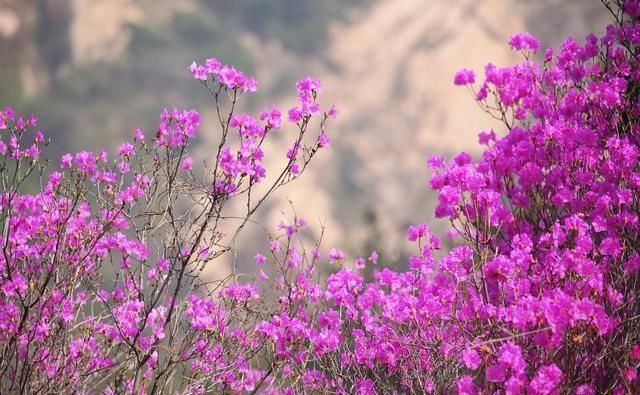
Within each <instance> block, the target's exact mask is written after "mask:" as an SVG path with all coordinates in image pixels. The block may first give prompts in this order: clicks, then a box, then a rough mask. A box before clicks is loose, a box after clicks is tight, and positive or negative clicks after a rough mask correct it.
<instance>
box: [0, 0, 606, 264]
mask: <svg viewBox="0 0 640 395" xmlns="http://www.w3.org/2000/svg"><path fill="white" fill-rule="evenodd" d="M607 21H608V15H607V14H606V12H605V10H604V7H602V6H601V5H600V3H599V1H597V0H539V1H527V0H484V1H480V0H459V1H455V2H452V1H447V0H357V1H340V0H325V1H297V0H296V1H294V0H0V106H5V105H13V106H15V107H17V108H18V109H19V110H20V111H24V112H28V111H32V112H36V113H37V114H38V115H39V117H40V119H41V127H42V128H43V130H45V131H46V132H47V133H48V134H49V135H50V136H53V137H54V139H55V141H56V144H55V146H56V147H57V148H55V147H54V148H53V151H52V154H51V155H50V156H51V157H54V158H55V157H56V156H57V155H59V154H60V153H62V147H64V150H65V151H67V150H69V151H73V150H76V149H83V148H87V149H96V148H97V147H101V146H105V145H106V146H108V147H110V148H114V147H115V146H116V145H117V144H118V143H119V141H121V140H123V139H125V138H128V137H130V136H131V135H132V132H133V130H135V129H136V128H137V127H141V128H142V129H143V130H146V131H147V132H153V131H154V127H155V123H156V122H157V119H158V114H159V112H160V110H161V109H162V107H164V106H178V107H193V108H196V109H198V110H200V111H201V112H202V113H203V115H204V119H205V125H204V127H203V128H202V137H201V138H200V139H199V146H198V147H197V155H198V156H199V157H201V158H203V159H204V158H206V157H207V155H210V152H211V151H210V149H211V148H210V147H212V144H213V142H214V141H215V139H216V138H217V133H216V128H215V124H214V123H213V116H212V115H211V111H212V108H211V101H210V99H209V98H208V96H207V94H206V93H205V92H204V91H203V90H202V89H200V87H199V85H198V84H197V83H196V82H195V81H193V80H192V79H191V78H190V76H189V74H188V72H187V66H188V65H189V64H190V63H191V61H192V60H194V59H195V60H202V59H204V58H207V57H211V56H215V57H218V58H220V59H222V60H223V61H225V62H228V63H234V64H236V65H237V66H239V67H241V68H243V69H245V70H247V71H248V72H249V73H254V74H255V75H256V76H257V77H258V80H259V81H260V82H261V85H260V93H259V94H258V95H256V97H255V98H252V99H250V100H249V101H248V102H247V103H245V104H246V107H245V109H247V110H251V111H255V110H258V109H259V106H262V105H263V104H268V103H270V102H271V101H276V102H277V103H279V104H281V105H283V106H284V107H287V106H290V105H291V104H292V103H293V100H294V94H295V90H294V86H293V83H294V82H295V80H296V79H298V78H300V77H304V76H306V75H313V76H315V77H317V78H319V79H321V80H322V81H323V83H324V92H323V94H322V96H321V100H322V102H323V103H326V104H335V105H336V106H337V107H338V109H339V116H338V120H337V121H336V122H334V123H333V124H332V125H331V127H330V130H329V132H330V134H331V136H332V149H331V150H330V151H328V152H326V153H324V154H323V155H322V156H321V158H320V159H319V161H318V162H316V163H315V166H312V168H311V169H310V171H309V173H308V174H306V175H305V177H303V179H302V180H301V182H300V183H298V184H293V185H291V186H290V187H288V188H287V189H286V190H283V191H281V193H280V194H279V196H278V201H276V202H274V203H273V204H271V205H270V206H269V208H268V209H267V210H263V212H262V213H260V215H261V216H262V218H261V219H262V220H263V221H266V222H267V224H275V223H276V220H277V219H278V218H279V216H280V211H281V210H282V209H283V208H286V206H285V204H286V200H285V199H286V198H290V199H291V200H292V201H293V203H294V205H295V206H296V209H297V211H298V213H299V214H302V215H304V216H305V217H307V218H308V219H309V220H311V223H312V224H317V220H321V221H322V222H324V223H325V224H326V225H327V227H328V233H327V234H328V236H329V237H328V239H327V244H328V245H334V244H335V245H340V246H342V247H344V248H345V249H346V250H347V251H349V252H351V253H352V254H359V253H361V254H364V253H366V251H365V250H367V249H369V248H372V247H373V246H376V247H377V248H380V246H382V247H383V248H382V249H383V250H384V253H385V255H386V258H387V259H395V258H397V257H399V256H402V254H403V249H402V246H403V245H404V244H403V243H402V242H401V240H402V239H403V238H404V229H405V227H406V225H408V224H410V223H417V222H429V223H431V224H434V226H435V227H436V228H437V229H439V230H440V231H443V230H444V229H445V228H446V223H444V222H442V221H437V222H436V221H434V220H433V215H432V211H433V206H434V204H433V201H434V196H433V195H432V194H431V193H430V192H429V191H428V187H427V180H428V172H427V170H426V168H425V166H424V163H425V158H426V157H427V156H428V155H430V154H440V155H445V156H449V155H451V154H452V153H454V152H456V151H459V150H466V151H468V152H471V153H473V154H477V153H478V152H479V151H478V146H477V144H476V140H477V139H476V135H477V133H478V132H480V131H481V130H483V129H487V128H491V127H496V131H497V132H500V131H501V129H499V125H496V124H494V123H492V122H491V119H489V118H488V117H487V116H485V114H483V113H482V112H481V111H480V110H479V109H478V108H477V106H476V105H475V103H474V102H473V100H472V99H471V97H470V95H469V93H468V92H467V91H466V90H465V89H461V88H456V87H454V86H453V85H452V78H453V74H454V73H455V71H456V70H458V69H459V68H461V67H467V68H471V69H473V70H475V71H476V73H477V74H480V75H481V74H482V69H483V67H484V65H485V64H486V63H487V62H489V61H490V62H493V63H494V64H497V65H506V64H512V63H514V62H517V61H518V60H519V57H518V55H517V54H515V53H513V52H511V51H510V50H509V48H508V46H507V41H508V38H509V36H510V35H512V34H514V33H517V32H520V31H529V32H531V33H532V34H534V35H536V36H538V37H539V38H540V39H541V41H542V43H543V46H548V45H558V44H559V43H560V41H561V40H562V38H563V37H566V36H569V35H572V36H574V37H576V38H578V39H581V38H583V37H584V36H585V35H586V34H587V33H588V32H590V31H600V30H602V28H604V26H605V24H606V22H607ZM284 140H285V138H282V139H281V140H280V141H284ZM281 203H282V204H281ZM257 232H259V230H255V231H254V232H253V233H252V232H249V233H248V235H247V237H248V240H252V239H255V238H256V237H257V234H258V233H257ZM256 249H258V247H256ZM249 252H251V251H249Z"/></svg>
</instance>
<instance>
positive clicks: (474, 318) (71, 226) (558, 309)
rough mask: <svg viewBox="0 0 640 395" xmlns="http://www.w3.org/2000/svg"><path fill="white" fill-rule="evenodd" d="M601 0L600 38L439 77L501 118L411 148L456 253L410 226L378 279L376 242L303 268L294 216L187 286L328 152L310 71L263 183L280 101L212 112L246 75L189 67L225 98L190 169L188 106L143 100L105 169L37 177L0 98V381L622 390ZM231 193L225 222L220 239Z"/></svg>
mask: <svg viewBox="0 0 640 395" xmlns="http://www.w3.org/2000/svg"><path fill="white" fill-rule="evenodd" d="M607 6H608V7H610V8H611V10H612V11H613V13H614V15H615V16H616V23H615V24H613V25H611V26H609V27H607V29H606V32H605V34H604V35H603V36H602V37H596V36H595V35H589V36H587V37H586V39H585V41H584V42H582V43H579V42H578V41H576V40H573V39H568V40H566V41H565V42H564V43H563V44H562V46H561V47H560V49H559V50H558V51H557V53H555V52H554V51H553V50H547V51H546V52H545V54H544V58H543V60H542V61H540V62H536V61H534V60H533V59H532V58H530V56H532V53H533V52H536V51H538V50H539V42H538V41H537V40H536V39H535V38H533V37H532V36H530V35H528V34H519V35H515V36H513V38H512V39H511V40H510V42H509V45H510V46H511V47H512V48H513V49H514V50H516V51H519V52H522V54H523V56H524V57H525V59H524V62H523V63H521V64H518V65H515V66H513V67H505V68H500V67H497V66H494V65H492V64H489V65H487V67H486V68H485V72H484V80H483V81H482V82H481V83H479V87H477V89H476V87H475V86H474V84H476V81H475V74H474V73H473V72H472V71H470V70H462V71H461V72H459V73H458V74H457V75H456V76H455V79H454V83H455V84H456V85H465V86H468V87H469V89H471V91H472V92H473V93H474V96H475V99H476V100H477V102H478V104H479V105H480V106H481V107H482V108H483V109H485V110H486V111H487V112H488V113H490V114H491V115H492V116H494V117H497V118H498V119H501V120H502V121H503V124H504V128H503V130H502V131H493V130H491V131H485V132H481V133H480V135H479V143H480V144H482V145H483V146H485V147H486V149H485V151H484V152H483V154H482V155H481V157H480V158H478V159H474V158H473V157H472V156H471V155H469V154H466V153H460V154H458V155H456V156H454V157H453V158H452V159H451V160H450V161H449V162H447V161H446V160H445V159H444V158H438V157H432V158H429V160H428V165H429V167H430V168H431V170H432V175H431V179H430V186H431V187H432V188H433V189H434V190H436V191H437V192H438V206H437V208H436V210H435V215H436V216H437V217H439V218H443V219H444V220H447V221H449V222H450V224H451V226H452V230H453V231H454V232H455V233H457V234H458V235H459V236H460V237H459V240H460V242H459V244H458V245H455V246H454V247H453V248H451V250H450V251H448V252H446V253H442V252H441V250H442V248H443V246H442V244H441V242H440V240H439V238H438V237H436V236H435V235H433V234H432V233H431V231H430V229H429V227H428V226H427V225H425V224H419V225H414V226H410V227H409V228H408V230H407V239H408V241H409V242H410V243H412V245H413V246H415V253H414V254H413V255H412V256H411V257H410V258H409V259H408V262H407V265H406V266H407V270H405V271H394V270H390V269H387V268H381V269H377V268H376V267H375V266H374V265H375V264H376V263H377V261H378V255H377V253H375V252H372V253H371V255H370V256H369V257H368V258H367V259H365V258H355V259H351V258H350V257H348V256H347V255H346V254H345V253H344V252H343V251H342V250H340V249H338V248H332V249H330V250H329V252H328V254H327V256H326V258H327V259H326V261H325V260H323V259H322V256H321V253H320V252H319V251H320V242H319V241H318V242H317V243H316V244H315V245H313V246H312V247H311V248H307V247H306V242H307V238H306V237H305V236H304V235H303V233H304V232H305V230H304V229H305V228H306V227H307V223H306V221H304V220H303V219H302V218H299V217H297V216H294V218H291V219H290V220H287V221H283V222H282V223H281V224H280V225H279V226H278V233H277V234H273V235H269V237H270V243H269V245H268V252H267V253H264V252H263V253H258V254H256V255H255V264H256V269H258V270H259V274H258V275H257V276H256V277H257V278H256V279H255V281H252V280H244V279H246V278H248V277H247V276H238V275H237V274H238V273H237V272H235V269H236V268H235V266H234V276H232V277H231V278H228V279H217V280H216V281H205V279H203V278H201V273H202V271H203V269H204V268H205V266H206V265H207V264H210V263H211V262H214V261H215V260H217V259H218V258H219V257H221V256H223V255H225V254H227V253H229V254H230V255H233V258H234V259H235V257H236V255H235V248H236V246H235V244H234V242H235V240H236V237H237V235H238V233H239V232H240V231H241V230H242V229H243V227H244V226H245V225H246V224H247V223H248V222H249V220H250V217H251V215H252V214H253V213H254V212H255V210H256V209H257V208H258V206H260V205H261V204H262V203H263V202H264V201H265V199H267V198H268V197H269V196H270V195H271V193H272V192H273V191H274V190H276V189H278V187H280V186H282V185H285V184H287V183H288V182H290V181H292V180H294V179H295V178H297V177H298V176H299V175H300V174H301V173H302V172H303V171H304V169H305V168H306V166H307V165H308V164H309V162H310V161H311V159H312V158H313V156H314V155H315V154H316V153H317V151H318V150H319V149H321V148H324V147H328V146H329V138H328V135H327V133H326V132H325V130H324V129H325V123H326V121H327V120H328V119H329V118H330V117H335V115H336V111H335V108H333V107H332V108H330V109H328V110H326V111H322V110H321V108H320V105H319V104H318V103H317V101H316V99H317V96H318V94H319V92H320V90H321V85H320V83H319V82H318V81H316V80H314V79H312V78H306V79H304V80H301V81H299V82H298V84H297V88H298V103H297V105H296V107H293V108H292V109H290V110H289V111H288V113H287V120H288V121H289V124H290V126H294V127H295V128H296V129H297V130H298V134H297V136H295V138H294V141H293V142H292V144H291V145H290V146H289V147H288V149H287V150H286V152H283V153H282V155H283V157H286V159H287V164H286V165H285V167H284V169H280V172H276V173H275V174H273V175H271V178H270V177H268V175H269V174H267V170H266V168H265V167H264V165H263V163H264V161H263V157H264V155H265V152H263V149H262V147H263V141H264V140H265V139H266V138H268V137H269V136H270V135H271V134H272V132H273V131H275V130H277V129H280V128H281V127H283V120H282V113H281V112H280V110H278V109H277V108H275V107H272V108H271V109H269V108H265V109H264V110H263V111H262V112H261V114H260V116H259V118H257V119H256V118H252V117H251V116H249V115H246V114H236V113H234V111H233V108H234V106H235V103H236V100H237V99H238V98H239V96H240V95H241V94H242V93H246V92H251V91H252V90H254V89H255V81H254V80H253V79H251V78H249V77H246V76H245V75H244V74H242V73H241V72H239V71H237V70H236V69H234V68H233V67H230V66H225V65H223V64H221V63H220V62H219V61H217V60H215V59H209V60H208V61H206V62H205V65H197V64H195V63H194V65H192V67H191V72H192V73H193V74H194V77H195V78H196V79H197V80H199V81H201V83H202V84H204V85H205V86H207V87H208V88H209V90H210V91H211V92H212V94H213V95H214V97H215V99H216V105H217V108H218V110H219V111H220V113H224V112H223V111H222V107H223V105H222V104H221V101H219V100H218V98H219V95H221V94H224V95H225V98H230V99H231V101H232V102H231V107H232V109H231V110H230V111H229V112H227V115H226V116H221V117H220V126H221V141H220V145H219V147H218V148H217V150H216V151H215V153H214V160H213V163H212V165H211V166H210V167H206V168H205V169H204V170H205V171H204V172H203V174H205V179H204V180H200V179H198V178H196V175H195V172H194V171H193V168H194V166H197V164H196V163H194V162H193V159H192V158H191V156H189V155H188V143H189V141H190V140H191V139H193V138H194V137H195V135H196V130H197V128H198V126H199V116H198V113H197V112H195V111H180V110H172V111H169V110H165V111H164V112H163V114H162V117H161V123H160V126H159V128H158V131H157V134H156V137H155V138H154V139H152V141H150V142H147V140H146V138H145V136H144V134H143V133H142V132H140V131H136V134H135V137H134V139H133V141H132V142H128V143H124V144H123V145H122V146H121V147H120V149H119V150H118V156H117V158H115V159H114V160H113V161H109V160H108V157H107V154H106V153H104V152H102V153H98V154H93V153H90V152H84V151H83V152H79V153H77V154H75V155H72V154H67V155H64V156H63V158H62V160H61V162H60V166H59V168H57V169H49V170H47V169H45V168H44V165H43V163H41V162H40V160H39V158H40V155H41V150H42V147H43V146H44V144H45V140H44V137H43V135H42V134H41V133H40V132H38V131H37V129H36V127H37V120H36V119H35V117H29V118H27V119H23V118H19V117H17V116H16V114H15V113H14V112H13V111H12V110H10V109H5V110H3V111H2V112H0V153H1V154H2V156H1V157H0V160H1V162H0V176H1V179H0V181H1V182H2V183H3V184H2V185H3V186H6V188H5V190H3V191H2V193H1V194H0V209H1V210H2V212H1V213H0V214H1V215H0V221H1V222H0V223H1V224H2V231H3V239H2V240H3V241H2V251H3V253H2V254H0V349H1V352H2V354H0V355H2V358H0V392H2V393H13V392H45V393H46V392H53V391H60V390H63V391H67V392H78V393H163V392H167V393H173V392H175V391H178V392H180V393H188V394H204V393H228V392H231V393H256V392H259V393H267V394H294V393H338V394H348V393H357V394H375V393H456V392H457V393H460V394H473V395H477V394H480V393H506V394H560V393H569V394H579V395H587V394H599V393H612V394H627V393H639V392H640V378H639V377H638V372H637V369H638V367H639V366H640V325H638V321H639V320H640V284H639V281H638V280H639V276H640V244H639V242H638V236H637V235H638V233H639V231H640V224H639V223H638V215H639V213H640V207H638V205H639V204H640V162H639V159H640V124H639V122H638V120H639V119H640V113H639V111H640V110H639V108H640V107H639V106H640V105H639V103H638V97H639V94H638V92H640V67H639V66H640V62H639V61H638V55H637V54H638V52H639V51H638V48H640V22H637V19H638V17H639V16H640V2H638V1H624V2H618V3H617V7H618V8H617V9H616V8H615V7H614V6H613V5H611V4H609V3H607ZM621 15H622V16H623V17H621ZM316 118H317V119H318V122H319V127H318V128H313V130H316V131H317V132H316V135H314V136H311V137H310V138H306V137H307V136H308V134H309V132H307V128H308V125H310V122H312V121H313V120H314V119H316ZM40 175H41V176H42V177H43V181H42V185H43V187H42V188H40V190H39V192H38V193H35V194H29V193H27V192H25V189H27V185H28V183H29V182H30V180H32V179H33V178H34V177H35V178H37V177H38V176H40ZM38 181H39V180H38ZM258 183H262V184H265V183H267V188H266V192H265V190H258V189H255V188H254V185H255V184H258ZM256 194H258V195H256ZM185 199H187V200H185ZM234 200H235V201H240V202H241V203H242V207H246V215H245V217H241V218H240V225H239V226H237V228H235V231H233V232H232V233H231V234H228V235H225V234H223V232H222V228H221V227H220V225H219V224H221V223H223V222H224V221H226V220H227V219H228V217H225V216H223V215H222V214H221V213H222V210H223V208H224V207H226V206H228V205H229V204H230V203H231V202H232V201H234ZM183 203H188V204H183ZM185 206H186V207H187V208H185ZM234 262H235V261H234ZM241 279H242V281H240V280H241Z"/></svg>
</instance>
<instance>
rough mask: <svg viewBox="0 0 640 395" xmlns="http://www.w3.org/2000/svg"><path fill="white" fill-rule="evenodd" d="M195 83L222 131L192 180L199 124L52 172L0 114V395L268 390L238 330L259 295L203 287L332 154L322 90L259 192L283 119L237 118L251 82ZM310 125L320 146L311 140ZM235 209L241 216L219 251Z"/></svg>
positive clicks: (35, 136)
mask: <svg viewBox="0 0 640 395" xmlns="http://www.w3.org/2000/svg"><path fill="white" fill-rule="evenodd" d="M191 72H192V73H193V75H194V77H195V78H196V79H198V80H199V81H201V83H202V84H203V85H204V86H205V87H206V88H207V89H208V90H209V91H210V92H211V94H212V95H213V98H214V99H215V104H216V109H217V114H218V120H219V123H220V127H221V137H220V143H219V145H218V147H217V149H216V151H215V155H214V160H213V161H212V163H211V165H210V166H204V170H203V171H202V172H201V174H198V173H200V170H201V169H198V172H196V169H194V168H193V160H192V158H191V157H190V156H189V143H190V141H192V140H193V139H194V138H195V137H196V133H197V129H198V127H199V124H200V117H199V114H198V112H197V111H195V110H178V109H172V110H169V109H165V110H164V111H163V112H162V115H161V118H160V125H159V126H158V130H157V133H156V134H155V136H154V137H152V138H149V136H145V134H144V133H142V132H141V131H140V130H138V131H136V133H135V136H134V137H133V140H132V141H130V142H125V143H124V144H122V145H121V146H120V149H119V150H118V155H117V157H116V158H114V159H111V160H109V158H108V155H107V153H106V152H100V153H98V154H95V153H91V152H86V151H82V152H78V153H76V154H75V155H72V154H66V155H64V156H63V157H62V159H61V162H60V164H59V166H54V167H50V166H47V165H48V163H47V162H46V161H43V160H41V159H40V155H41V150H42V148H43V146H44V145H45V144H46V141H45V138H44V136H43V134H42V133H41V132H40V131H38V130H37V129H36V127H37V120H36V118H35V117H33V116H30V117H29V118H27V119H23V118H20V117H17V116H16V115H15V114H14V111H13V110H11V109H10V108H6V109H4V110H2V111H1V112H0V133H1V134H0V138H1V139H0V154H1V157H0V182H1V183H2V191H1V193H0V209H1V210H2V211H1V212H0V221H1V222H0V224H1V229H2V243H1V246H2V254H0V256H1V257H0V352H1V354H0V355H1V357H0V392H1V393H14V392H20V393H26V392H28V393H49V392H53V391H56V392H57V391H63V392H86V393H96V392H100V393H125V392H127V393H131V392H135V393H140V392H145V391H147V392H150V393H154V392H163V391H169V390H172V389H183V390H185V389H186V390H188V389H190V388H201V384H200V382H201V381H205V380H206V383H208V385H216V386H221V387H220V388H229V389H232V390H234V391H241V390H243V389H249V388H252V387H253V386H255V383H256V382H257V381H258V380H260V379H263V380H264V377H263V375H264V372H261V371H260V370H256V369H253V368H249V365H248V361H249V359H250V357H249V355H247V352H249V351H248V350H250V349H251V347H254V346H255V339H249V338H248V337H246V335H244V332H243V330H242V328H243V325H246V324H247V323H246V322H244V321H245V320H246V318H245V317H246V316H250V313H252V312H253V310H249V308H248V304H253V303H257V302H258V299H259V295H258V290H257V288H256V287H254V286H252V285H250V284H245V285H242V284H235V283H233V282H232V283H230V285H228V286H225V284H227V283H228V282H229V279H220V281H218V282H213V283H210V282H206V281H205V279H204V278H202V277H201V274H202V272H203V270H204V269H205V267H206V266H207V265H211V264H212V263H214V262H215V261H217V260H219V259H220V258H221V257H222V256H223V255H225V254H234V251H235V250H234V249H235V244H234V243H235V240H236V238H237V236H238V234H239V233H240V231H241V230H242V228H243V227H244V226H245V225H246V224H247V222H248V221H249V220H250V218H251V216H252V214H253V213H254V212H255V211H256V210H257V209H258V207H260V206H261V205H262V204H263V203H264V202H265V201H266V200H267V199H268V198H269V196H270V195H272V194H273V192H274V191H275V190H277V189H278V188H280V187H281V186H283V185H285V184H287V183H289V182H291V181H293V180H295V179H296V178H297V177H299V175H300V174H301V173H302V172H303V171H304V169H305V168H306V166H307V165H308V164H309V163H310V161H311V160H312V159H313V157H314V156H315V155H316V153H317V152H318V150H319V149H321V148H323V147H326V146H328V144H329V140H328V137H327V135H326V134H324V132H323V130H324V124H325V122H326V121H327V118H328V117H330V116H335V109H330V110H328V111H327V112H324V113H323V112H321V110H320V106H319V104H318V103H317V102H316V98H317V94H318V93H319V92H320V84H319V82H317V81H315V80H313V79H311V78H307V79H305V80H302V81H300V82H299V83H298V98H299V105H298V107H295V108H294V109H292V110H291V111H290V114H294V116H290V117H289V119H290V122H291V123H292V124H293V126H294V127H295V128H296V129H297V133H296V134H295V135H294V138H293V142H292V145H291V147H290V148H289V150H288V151H287V152H286V153H285V152H283V153H282V155H283V157H284V156H285V154H286V158H287V161H286V165H285V166H284V168H282V169H279V170H278V169H272V170H271V171H275V175H274V176H272V177H271V178H270V179H267V170H266V169H265V167H264V164H263V162H264V157H265V155H266V154H265V152H263V149H262V147H263V143H264V142H265V140H266V139H267V138H269V137H270V136H271V135H272V134H274V133H281V132H279V131H278V129H280V128H281V126H282V121H281V113H280V111H279V110H278V109H277V108H276V107H273V108H271V109H265V110H264V111H263V112H262V113H261V114H260V117H259V119H254V118H252V117H251V116H249V115H247V114H236V110H235V109H236V103H237V101H238V100H239V99H240V97H241V96H242V94H244V93H247V92H253V91H255V90H256V85H257V84H256V81H255V79H253V78H250V77H247V76H245V75H244V74H242V73H241V72H240V71H238V70H236V69H235V68H233V67H231V66H227V65H223V64H221V63H220V62H219V61H217V60H216V59H209V60H207V61H206V63H205V65H197V64H195V63H194V64H193V65H192V66H191ZM315 118H318V119H319V123H320V127H317V126H313V130H314V132H315V131H316V130H318V131H319V133H316V134H315V135H313V136H309V135H310V134H311V133H312V132H309V131H308V129H310V125H311V124H312V122H313V120H314V119H315ZM267 180H268V183H267V185H266V186H265V187H263V188H262V189H259V188H257V185H258V184H261V183H262V184H264V183H265V182H267ZM35 185H41V186H42V187H41V188H40V190H39V191H38V192H37V193H35V194H31V193H27V191H28V190H30V189H33V188H34V186H35ZM233 201H241V202H242V204H243V205H244V206H246V212H245V216H244V217H242V218H241V219H240V222H239V225H237V224H236V227H235V230H234V231H233V233H231V234H229V235H228V236H226V235H224V234H223V233H222V232H221V229H222V227H223V226H225V229H229V224H228V222H229V219H227V218H226V217H225V216H224V215H223V210H224V209H225V207H226V206H228V205H229V204H231V203H232V202H233ZM225 223H227V224H226V225H225ZM223 306H224V307H223ZM243 358H244V359H243Z"/></svg>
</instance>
